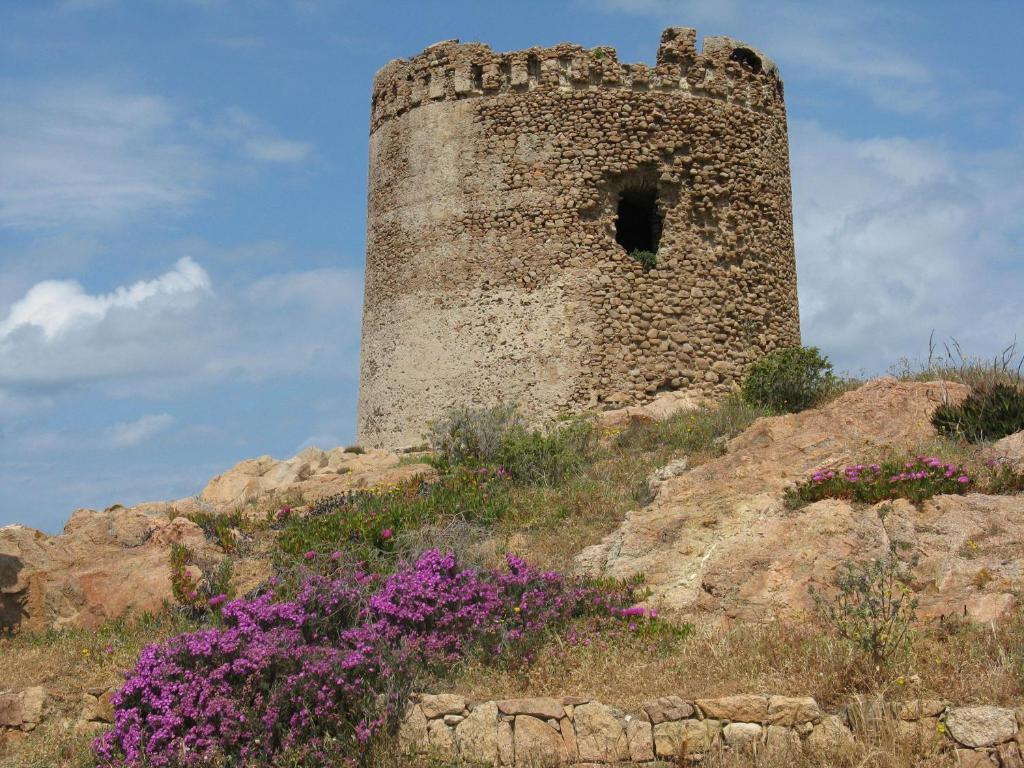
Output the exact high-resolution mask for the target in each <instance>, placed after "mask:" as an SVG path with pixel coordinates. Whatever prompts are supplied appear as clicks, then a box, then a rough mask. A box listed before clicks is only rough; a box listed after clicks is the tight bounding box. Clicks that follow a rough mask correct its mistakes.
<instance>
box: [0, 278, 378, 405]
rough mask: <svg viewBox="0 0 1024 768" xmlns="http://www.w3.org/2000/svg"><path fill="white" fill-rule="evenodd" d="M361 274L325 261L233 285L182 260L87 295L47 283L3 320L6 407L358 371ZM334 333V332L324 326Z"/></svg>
mask: <svg viewBox="0 0 1024 768" xmlns="http://www.w3.org/2000/svg"><path fill="white" fill-rule="evenodd" d="M361 294H362V276H361V274H360V273H359V272H358V271H356V270H341V269H319V270H310V271H305V272H292V273H284V274H280V275H270V276H265V277H262V278H260V279H258V280H256V281H254V282H249V283H241V284H230V283H226V284H225V285H224V286H223V287H222V289H221V290H220V291H218V294H217V295H216V296H214V293H213V288H212V280H211V278H210V277H209V275H208V274H207V273H206V271H205V270H204V269H203V268H202V267H201V266H200V265H199V264H198V263H196V262H195V261H193V260H192V259H189V258H184V259H181V260H179V261H178V263H177V264H176V265H175V266H174V268H173V269H171V270H169V271H168V272H166V273H165V274H163V275H160V276H158V277H156V278H154V279H152V280H143V281H140V282H137V283H135V284H132V285H126V286H121V287H118V288H115V289H114V290H112V291H110V292H109V293H103V294H95V295H94V294H89V293H86V292H85V291H84V289H83V288H82V287H81V286H80V285H79V284H78V283H76V282H74V281H45V282H42V283H39V284H37V285H35V286H32V287H31V288H29V289H28V291H27V292H26V293H25V295H24V296H23V297H21V298H20V299H18V300H17V301H15V302H14V304H13V305H12V306H11V308H10V310H9V312H8V314H7V318H6V319H5V320H4V321H3V322H2V323H0V396H2V397H0V404H2V405H4V407H5V410H11V411H13V409H14V407H15V405H14V402H15V401H16V400H18V399H21V401H22V405H24V401H25V400H26V399H31V398H40V397H43V396H46V397H49V396H52V395H53V394H55V393H57V392H60V391H62V390H65V389H69V388H77V387H82V386H86V385H90V384H92V385H97V386H100V387H102V388H103V389H104V391H106V392H107V393H108V394H115V395H117V396H121V397H126V396H133V395H139V394H143V395H156V394H162V395H174V394H179V392H180V389H181V387H185V386H192V385H196V384H201V383H204V382H205V383H209V382H211V381H221V380H224V379H238V378H242V379H262V378H267V377H271V376H277V375H282V374H296V375H297V374H300V373H302V372H303V371H306V372H310V371H312V372H316V373H321V372H323V373H330V375H334V376H337V377H339V378H352V377H354V375H355V371H354V365H353V360H354V359H355V357H356V354H355V351H356V349H357V348H358V342H359V316H360V304H361V298H362V295H361ZM325 329H330V332H327V331H326V330H325Z"/></svg>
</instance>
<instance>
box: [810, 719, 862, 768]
mask: <svg viewBox="0 0 1024 768" xmlns="http://www.w3.org/2000/svg"><path fill="white" fill-rule="evenodd" d="M853 746H854V739H853V733H852V732H851V731H850V729H849V728H848V727H847V726H846V723H844V722H843V721H842V719H841V718H839V717H837V716H836V715H828V716H827V717H824V718H822V720H821V722H820V723H818V724H817V725H816V726H814V730H813V731H811V733H810V734H809V735H808V736H807V741H806V742H805V747H806V748H807V752H808V753H810V754H811V755H812V756H813V757H815V758H819V759H821V758H824V759H833V758H837V757H840V756H843V755H845V754H846V753H848V752H849V751H850V749H852V748H853Z"/></svg>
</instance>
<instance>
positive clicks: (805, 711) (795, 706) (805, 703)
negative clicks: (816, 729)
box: [767, 696, 822, 725]
mask: <svg viewBox="0 0 1024 768" xmlns="http://www.w3.org/2000/svg"><path fill="white" fill-rule="evenodd" d="M821 718H822V712H821V710H820V709H819V708H818V702H816V701H815V700H814V699H812V698H811V697H810V696H802V697H791V696H770V697H768V720H767V722H769V723H772V724H773V725H799V724H800V723H816V722H818V721H819V720H821Z"/></svg>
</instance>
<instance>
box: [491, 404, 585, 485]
mask: <svg viewBox="0 0 1024 768" xmlns="http://www.w3.org/2000/svg"><path fill="white" fill-rule="evenodd" d="M597 441H598V435H597V427H596V426H595V425H594V423H593V422H592V421H590V420H588V419H584V418H576V419H573V420H572V421H570V422H568V423H566V424H561V425H559V426H557V427H555V428H553V429H551V430H550V431H548V432H541V431H537V430H534V431H527V430H525V429H513V430H512V431H510V432H509V433H508V434H507V435H506V436H505V439H504V440H502V442H501V447H500V448H499V449H498V452H497V455H496V456H495V463H496V464H497V465H498V466H499V467H501V468H503V469H504V470H506V471H507V472H508V473H509V474H510V475H511V476H512V479H513V480H516V481H518V482H523V483H529V484H531V485H559V484H560V483H563V482H564V481H565V480H567V479H569V478H570V477H571V476H572V475H575V474H578V473H579V472H581V471H582V470H583V469H584V467H586V466H587V464H589V463H590V461H591V460H592V458H593V455H594V451H595V449H596V448H597Z"/></svg>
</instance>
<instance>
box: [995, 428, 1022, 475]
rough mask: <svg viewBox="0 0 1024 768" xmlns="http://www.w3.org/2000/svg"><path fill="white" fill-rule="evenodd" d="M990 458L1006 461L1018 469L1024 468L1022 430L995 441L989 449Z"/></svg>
mask: <svg viewBox="0 0 1024 768" xmlns="http://www.w3.org/2000/svg"><path fill="white" fill-rule="evenodd" d="M991 455H992V458H995V459H1006V460H1008V461H1009V462H1010V463H1011V464H1013V465H1014V466H1016V467H1017V468H1018V469H1019V468H1024V430H1021V431H1020V432H1014V433H1013V434H1012V435H1009V436H1007V437H1004V438H1003V439H1002V440H996V441H995V442H994V443H992V447H991Z"/></svg>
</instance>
